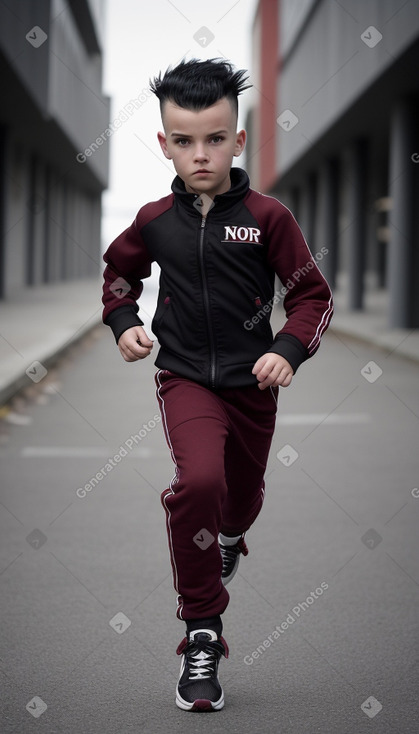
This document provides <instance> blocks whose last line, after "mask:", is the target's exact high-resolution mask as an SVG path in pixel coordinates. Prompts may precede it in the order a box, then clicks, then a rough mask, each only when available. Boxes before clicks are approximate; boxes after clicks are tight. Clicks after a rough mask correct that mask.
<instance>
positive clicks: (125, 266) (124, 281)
mask: <svg viewBox="0 0 419 734" xmlns="http://www.w3.org/2000/svg"><path fill="white" fill-rule="evenodd" d="M172 200H173V195H170V196H167V197H165V198H164V199H160V201H158V202H152V203H150V204H146V205H145V206H144V207H142V209H140V211H139V212H138V214H137V216H136V218H135V219H134V221H133V223H132V224H131V226H130V227H128V228H127V229H126V230H125V231H124V232H122V234H120V235H119V236H118V237H117V238H116V239H115V240H114V241H113V242H112V244H111V245H110V246H109V247H108V249H107V251H106V252H105V254H104V256H103V259H104V261H105V263H106V268H105V270H104V274H103V277H104V282H103V296H102V303H103V305H104V309H103V322H104V323H105V324H107V325H108V326H110V327H111V329H112V331H113V333H114V336H115V339H116V342H118V339H119V337H120V336H121V334H122V333H123V332H124V331H126V330H127V329H129V328H131V327H132V326H138V325H140V326H142V324H143V321H141V319H140V318H139V316H138V310H139V309H138V304H137V300H138V299H139V297H140V296H141V293H142V290H143V283H142V280H143V278H148V277H149V276H150V274H151V263H152V257H151V256H150V253H149V252H148V250H147V247H146V245H145V243H144V240H143V238H142V236H141V230H142V228H143V227H144V226H145V225H146V224H147V223H148V222H150V221H151V220H152V219H154V218H155V217H156V216H158V215H159V214H161V213H163V212H164V211H166V209H168V208H170V206H171V205H172Z"/></svg>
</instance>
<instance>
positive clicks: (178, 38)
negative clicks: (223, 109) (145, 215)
mask: <svg viewBox="0 0 419 734" xmlns="http://www.w3.org/2000/svg"><path fill="white" fill-rule="evenodd" d="M256 5H257V1H256V0H238V1H237V0H211V2H199V1H198V2H197V1H196V0H195V1H193V0H174V1H173V2H172V1H171V0H152V1H151V2H150V0H148V2H139V1H138V0H107V3H106V24H105V29H106V31H105V47H104V83H103V87H104V92H105V93H106V94H108V95H109V96H110V97H111V98H112V107H111V120H114V119H115V118H116V117H118V116H119V115H120V113H121V112H122V111H123V110H124V108H126V106H127V105H128V104H129V103H130V102H131V100H135V99H137V100H138V102H137V107H138V108H137V109H136V110H135V111H134V112H133V113H132V114H131V113H130V112H128V115H127V116H128V119H127V120H126V121H125V122H124V123H123V124H122V125H121V127H120V128H119V129H118V130H117V131H116V132H115V133H114V134H113V135H112V137H111V139H110V141H111V160H110V180H109V189H108V191H107V192H106V193H105V194H104V196H103V209H104V216H103V224H102V241H103V243H104V246H105V247H106V246H107V244H109V243H110V241H111V240H112V239H114V238H115V237H116V236H117V235H118V234H119V233H120V232H121V231H122V230H123V229H125V228H126V227H127V226H128V225H129V224H131V221H132V220H133V218H134V216H135V214H136V212H137V211H138V209H139V208H140V207H141V206H142V205H143V204H145V203H147V201H153V200H155V199H159V198H160V197H162V196H166V195H167V194H168V193H170V184H171V182H172V180H173V178H174V175H175V173H174V169H173V166H172V163H171V162H170V161H168V160H166V159H165V158H164V156H163V153H162V152H161V150H160V146H159V145H158V142H157V131H158V130H161V129H162V128H161V121H160V115H159V105H158V100H157V98H156V97H155V96H154V95H151V94H150V93H148V96H146V95H147V89H148V83H149V78H150V77H152V76H155V75H156V74H158V72H159V71H160V70H162V71H164V70H165V69H166V68H167V67H168V66H169V65H174V64H176V63H177V62H179V61H180V60H181V59H182V58H184V57H185V58H186V59H190V58H193V57H196V58H200V59H207V58H213V57H219V56H223V57H225V58H227V59H228V60H229V61H231V62H232V63H233V64H234V66H235V67H236V68H239V69H243V68H245V69H249V71H250V73H251V43H250V40H251V26H252V22H253V18H254V14H255V10H256ZM200 29H204V30H202V31H201V30H200ZM198 31H200V32H199V33H198ZM195 35H196V38H194V36H195ZM251 81H252V80H251ZM251 98H252V90H248V91H247V92H244V94H243V95H242V96H241V97H240V101H241V112H240V117H239V126H240V127H244V119H245V112H246V108H247V107H248V106H249V103H250V101H251ZM125 114H126V113H125ZM235 160H236V159H235ZM240 161H241V159H240V158H238V159H237V165H240Z"/></svg>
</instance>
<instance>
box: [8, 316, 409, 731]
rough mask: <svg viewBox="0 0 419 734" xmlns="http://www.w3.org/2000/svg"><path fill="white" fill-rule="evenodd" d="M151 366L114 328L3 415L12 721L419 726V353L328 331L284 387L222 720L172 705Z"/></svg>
mask: <svg viewBox="0 0 419 734" xmlns="http://www.w3.org/2000/svg"><path fill="white" fill-rule="evenodd" d="M154 371H155V368H154V365H153V362H152V360H151V359H148V360H146V361H144V362H142V363H137V364H130V365H128V364H126V363H124V362H123V360H122V359H121V357H120V356H119V353H118V351H117V349H116V347H115V344H114V342H113V338H112V336H111V333H110V331H108V330H107V329H106V328H105V327H99V328H98V329H96V331H95V332H94V333H93V334H92V335H91V336H90V337H88V338H86V339H84V341H83V342H82V343H81V344H80V345H78V346H77V347H74V348H73V349H72V351H71V352H70V354H69V355H68V356H67V357H66V358H65V359H62V360H61V361H60V363H59V365H58V366H57V369H56V370H50V371H49V372H48V374H47V375H46V376H45V377H44V378H43V379H42V380H41V381H40V382H38V383H37V384H35V383H34V384H33V385H30V389H29V390H28V391H27V393H26V395H25V397H24V398H22V400H20V401H18V402H17V403H16V404H15V406H14V408H15V415H14V416H13V415H12V417H11V419H10V420H12V421H13V420H14V422H15V423H14V424H12V423H4V424H3V425H2V428H1V433H0V438H1V445H0V456H1V464H2V470H1V472H2V480H1V486H2V490H1V505H0V527H1V548H0V598H1V620H2V621H1V632H0V675H1V680H2V689H3V690H2V696H1V698H2V712H1V719H0V730H1V731H2V732H4V733H5V734H9V733H11V732H15V733H18V734H21V733H24V734H31V733H32V732H38V733H39V732H41V733H42V734H52V733H53V732H57V733H59V734H67V733H68V734H70V733H71V734H76V733H77V734H84V733H85V732H88V733H89V734H96V733H97V734H108V733H118V734H125V733H128V732H138V733H139V734H141V733H143V732H144V733H146V734H159V733H160V732H173V731H180V732H182V734H184V733H186V734H188V733H189V732H190V733H195V732H199V733H200V734H205V733H206V732H211V733H217V732H220V733H221V732H223V733H224V732H226V731H228V732H229V734H234V733H235V732H237V733H239V732H240V734H254V733H256V732H281V733H283V734H314V733H315V732H321V733H322V734H363V733H364V732H377V733H379V734H387V733H390V732H392V733H394V734H407V733H412V734H413V733H414V732H418V731H419V714H418V704H417V701H418V658H419V655H418V611H417V610H418V602H419V554H418V546H419V541H418V538H419V533H418V522H419V497H418V495H419V489H418V487H419V471H418V469H419V462H418V454H419V445H418V435H419V431H418V427H419V426H418V416H419V390H418V376H419V368H418V366H417V365H415V364H414V363H410V362H408V361H404V360H402V359H400V358H398V357H397V352H395V353H393V354H390V355H387V354H386V353H385V352H381V351H378V350H376V349H373V348H369V347H368V346H365V345H363V346H362V345H360V344H358V343H356V342H351V341H349V340H347V339H345V340H342V339H341V338H338V337H337V336H336V335H334V334H332V333H329V334H328V335H327V336H326V337H325V339H324V341H323V345H322V348H321V350H320V351H319V353H318V354H317V355H316V356H315V357H314V358H313V359H312V360H311V361H310V362H308V363H306V364H304V365H303V366H302V367H301V368H300V370H299V372H298V373H297V375H296V376H295V378H294V381H293V384H292V386H291V387H289V388H287V389H284V390H282V391H281V396H280V407H279V414H278V424H277V430H276V434H275V438H274V443H273V448H272V452H271V457H270V461H269V465H268V471H267V493H266V501H265V506H264V508H263V510H262V513H261V515H260V516H259V518H258V520H257V521H256V523H255V525H254V527H253V528H252V529H251V530H250V531H249V533H248V535H247V541H248V545H249V548H250V554H249V556H248V557H247V558H245V559H242V561H241V564H240V570H239V573H238V574H237V576H236V577H235V579H234V581H233V582H232V583H231V585H230V586H229V590H230V593H231V602H230V605H229V607H228V609H227V611H226V613H225V615H224V635H225V637H226V639H227V642H228V644H229V646H230V653H231V654H230V658H229V660H227V661H226V660H224V659H223V660H222V662H221V665H220V678H221V680H222V683H223V687H224V691H225V698H226V704H225V708H224V709H223V711H221V712H219V713H214V714H212V715H208V714H207V715H205V714H201V715H199V714H190V713H187V712H183V711H180V710H179V709H177V707H176V706H175V703H174V689H175V684H176V680H177V675H178V670H179V662H180V661H179V658H178V657H177V656H176V654H175V650H176V647H177V645H178V643H179V642H180V640H181V639H182V637H183V635H184V626H183V624H182V623H181V622H179V621H178V620H177V619H176V618H175V593H174V591H173V587H172V578H171V569H170V564H169V556H168V550H167V541H166V534H165V526H164V513H163V509H162V507H161V505H160V500H159V495H160V492H161V491H162V490H163V489H164V488H165V487H166V486H167V484H168V481H169V480H170V478H171V476H172V473H173V464H172V462H171V459H170V455H169V453H168V451H167V448H166V445H165V442H164V438H163V432H162V428H161V423H160V422H159V420H158V418H156V416H158V410H157V403H156V400H155V395H154V383H153V374H154ZM18 423H20V425H17V424H18ZM115 457H118V458H115ZM98 477H99V479H98Z"/></svg>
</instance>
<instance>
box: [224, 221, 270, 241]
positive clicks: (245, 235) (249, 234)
mask: <svg viewBox="0 0 419 734" xmlns="http://www.w3.org/2000/svg"><path fill="white" fill-rule="evenodd" d="M222 242H244V243H250V244H254V245H260V244H261V242H260V229H258V228H257V227H242V226H240V225H238V224H232V225H231V226H225V227H224V239H223V240H222Z"/></svg>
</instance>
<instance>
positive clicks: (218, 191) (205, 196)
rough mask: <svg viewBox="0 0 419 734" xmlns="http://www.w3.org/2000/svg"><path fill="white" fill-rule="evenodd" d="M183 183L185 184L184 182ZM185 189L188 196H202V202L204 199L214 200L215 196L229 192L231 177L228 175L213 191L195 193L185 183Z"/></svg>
mask: <svg viewBox="0 0 419 734" xmlns="http://www.w3.org/2000/svg"><path fill="white" fill-rule="evenodd" d="M184 183H185V182H184ZM185 189H186V191H187V192H188V193H189V194H197V195H198V196H201V195H203V200H205V199H211V200H214V198H215V197H216V196H219V195H221V194H225V193H227V191H230V189H231V177H230V175H229V176H228V177H227V178H226V179H225V180H224V181H223V183H222V184H221V185H220V186H219V187H217V189H216V190H215V191H197V190H196V189H193V188H192V187H191V186H188V185H187V184H186V183H185Z"/></svg>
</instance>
